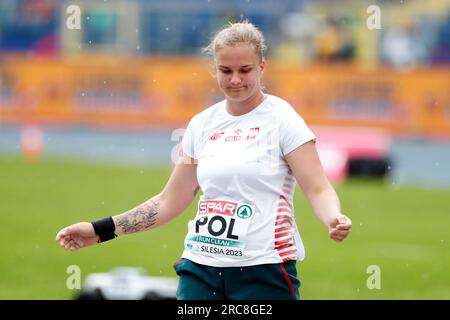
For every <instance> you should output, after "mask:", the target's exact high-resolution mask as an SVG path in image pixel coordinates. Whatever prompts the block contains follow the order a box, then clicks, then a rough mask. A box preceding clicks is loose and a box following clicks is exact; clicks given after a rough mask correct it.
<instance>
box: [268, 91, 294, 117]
mask: <svg viewBox="0 0 450 320" xmlns="http://www.w3.org/2000/svg"><path fill="white" fill-rule="evenodd" d="M267 102H268V103H269V105H270V106H271V107H272V109H273V111H274V112H276V113H278V114H280V115H281V116H283V115H285V116H289V115H292V113H296V114H298V113H297V111H296V110H295V109H294V107H292V105H291V104H290V103H289V102H287V101H286V100H284V99H282V98H280V97H277V96H274V95H267Z"/></svg>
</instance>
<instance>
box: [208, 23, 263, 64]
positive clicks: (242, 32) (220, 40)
mask: <svg viewBox="0 0 450 320" xmlns="http://www.w3.org/2000/svg"><path fill="white" fill-rule="evenodd" d="M238 44H247V45H251V46H253V48H254V50H255V54H256V55H257V56H258V57H259V60H260V61H262V59H263V58H264V52H265V51H266V49H267V47H266V44H265V41H264V36H263V34H262V32H261V31H259V29H258V28H257V27H255V25H253V24H252V23H250V22H248V21H247V20H245V21H243V22H236V23H232V22H229V23H228V25H227V26H225V27H223V28H222V29H221V30H220V31H218V32H217V33H216V34H215V35H214V38H213V39H212V40H211V42H210V43H209V45H208V46H207V47H205V48H203V52H205V53H207V54H209V55H211V56H213V57H215V55H216V52H217V51H219V50H220V49H222V48H224V47H229V46H236V45H238Z"/></svg>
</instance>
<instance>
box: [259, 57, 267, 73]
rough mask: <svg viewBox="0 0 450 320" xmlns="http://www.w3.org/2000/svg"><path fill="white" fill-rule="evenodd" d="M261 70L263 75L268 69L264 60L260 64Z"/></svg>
mask: <svg viewBox="0 0 450 320" xmlns="http://www.w3.org/2000/svg"><path fill="white" fill-rule="evenodd" d="M259 68H260V70H261V73H264V69H265V68H266V59H264V58H262V60H261V62H260V63H259Z"/></svg>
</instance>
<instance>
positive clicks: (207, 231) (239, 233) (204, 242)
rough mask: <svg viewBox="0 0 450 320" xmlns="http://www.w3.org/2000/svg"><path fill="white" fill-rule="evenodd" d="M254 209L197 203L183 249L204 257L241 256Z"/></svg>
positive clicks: (225, 203) (229, 203)
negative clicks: (195, 212) (195, 213)
mask: <svg viewBox="0 0 450 320" xmlns="http://www.w3.org/2000/svg"><path fill="white" fill-rule="evenodd" d="M253 212H254V209H253V207H252V206H250V205H248V204H240V203H237V202H233V201H226V200H202V199H201V200H200V201H199V203H198V211H197V216H196V217H195V219H194V220H192V221H190V222H189V232H188V235H187V237H186V241H185V247H186V249H188V250H191V251H195V252H197V253H200V254H204V255H210V256H211V255H212V256H216V255H221V256H242V255H243V252H244V248H245V244H246V240H247V232H248V226H249V224H250V221H251V218H252V216H253Z"/></svg>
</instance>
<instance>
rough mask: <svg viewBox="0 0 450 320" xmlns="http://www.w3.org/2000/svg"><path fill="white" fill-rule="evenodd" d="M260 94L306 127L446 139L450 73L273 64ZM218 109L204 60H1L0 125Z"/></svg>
mask: <svg viewBox="0 0 450 320" xmlns="http://www.w3.org/2000/svg"><path fill="white" fill-rule="evenodd" d="M264 85H265V87H266V89H265V90H266V91H267V92H268V93H271V94H275V95H279V96H280V97H282V98H284V99H285V100H287V101H289V102H290V103H291V104H292V105H293V106H294V107H295V108H296V109H297V110H298V112H299V113H300V114H301V115H302V116H303V117H304V118H305V119H306V120H307V122H308V123H309V124H312V125H331V126H361V127H380V128H386V129H388V130H389V131H390V132H392V133H393V134H405V135H410V134H412V135H437V136H448V137H450V90H449V89H450V67H449V66H447V67H440V68H429V69H421V70H414V71H410V72H404V73H399V72H398V71H394V70H390V69H383V68H377V69H372V70H361V69H358V68H356V67H353V66H351V65H336V64H330V65H313V66H308V67H294V66H292V65H287V64H282V63H279V62H275V61H269V63H268V67H267V69H266V71H265V75H264ZM221 99H223V95H222V93H221V92H220V90H219V89H218V87H217V84H216V82H215V79H214V78H213V76H212V68H211V66H210V63H209V61H206V60H204V59H200V58H132V59H126V58H112V57H78V58H76V59H75V58H74V59H63V60H54V59H44V58H25V57H18V56H9V57H5V56H4V57H2V58H0V124H1V123H3V124H5V123H41V124H46V125H50V124H55V125H67V124H76V125H88V126H113V127H114V126H117V127H121V128H123V127H129V128H142V129H158V128H175V127H184V126H185V125H186V123H187V121H189V119H190V118H191V117H192V116H193V115H194V114H196V113H198V112H199V111H201V110H202V109H204V108H206V107H207V106H209V105H211V104H213V103H214V102H217V101H219V100H221Z"/></svg>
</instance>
